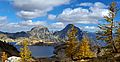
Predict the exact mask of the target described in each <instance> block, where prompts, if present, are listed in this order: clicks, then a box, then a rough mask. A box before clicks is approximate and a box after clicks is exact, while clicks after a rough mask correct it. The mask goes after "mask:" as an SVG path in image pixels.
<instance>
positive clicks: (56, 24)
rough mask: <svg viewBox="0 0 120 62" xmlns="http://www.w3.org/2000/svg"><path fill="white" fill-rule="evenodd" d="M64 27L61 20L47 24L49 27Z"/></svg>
mask: <svg viewBox="0 0 120 62" xmlns="http://www.w3.org/2000/svg"><path fill="white" fill-rule="evenodd" d="M64 27H65V25H64V23H62V22H56V23H53V24H51V25H50V26H49V28H50V29H61V28H64Z"/></svg>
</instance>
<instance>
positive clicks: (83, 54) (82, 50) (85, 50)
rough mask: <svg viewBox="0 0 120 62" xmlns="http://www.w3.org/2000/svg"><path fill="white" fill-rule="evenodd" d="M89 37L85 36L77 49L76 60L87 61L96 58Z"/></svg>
mask: <svg viewBox="0 0 120 62" xmlns="http://www.w3.org/2000/svg"><path fill="white" fill-rule="evenodd" d="M89 41H90V40H89V39H88V37H87V36H86V35H85V36H84V37H83V39H82V41H81V43H80V45H79V46H78V47H77V50H76V51H77V53H76V58H77V59H85V58H92V57H95V54H94V53H93V52H92V51H91V48H90V43H89Z"/></svg>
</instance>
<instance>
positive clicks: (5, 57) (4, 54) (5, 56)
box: [1, 52, 7, 62]
mask: <svg viewBox="0 0 120 62" xmlns="http://www.w3.org/2000/svg"><path fill="white" fill-rule="evenodd" d="M1 58H2V62H5V60H7V54H6V53H5V52H2V56H1Z"/></svg>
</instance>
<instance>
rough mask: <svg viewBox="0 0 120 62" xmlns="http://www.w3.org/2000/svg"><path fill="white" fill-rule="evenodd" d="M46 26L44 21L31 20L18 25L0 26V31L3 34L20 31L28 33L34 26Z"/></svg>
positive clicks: (7, 24)
mask: <svg viewBox="0 0 120 62" xmlns="http://www.w3.org/2000/svg"><path fill="white" fill-rule="evenodd" d="M44 25H46V22H45V21H36V22H33V21H32V20H27V21H22V22H19V23H6V24H3V25H1V26H0V31H5V32H20V31H28V30H30V29H31V28H32V27H35V26H44Z"/></svg>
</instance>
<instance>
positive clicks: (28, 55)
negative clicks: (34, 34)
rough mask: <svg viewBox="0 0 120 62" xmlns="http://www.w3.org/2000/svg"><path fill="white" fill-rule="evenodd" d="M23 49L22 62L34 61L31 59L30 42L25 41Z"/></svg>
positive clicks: (21, 53)
mask: <svg viewBox="0 0 120 62" xmlns="http://www.w3.org/2000/svg"><path fill="white" fill-rule="evenodd" d="M22 46H23V47H22V48H21V49H20V50H21V51H20V56H21V61H22V62H30V60H31V59H32V57H31V51H30V50H29V48H28V41H27V40H24V41H23V43H22Z"/></svg>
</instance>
